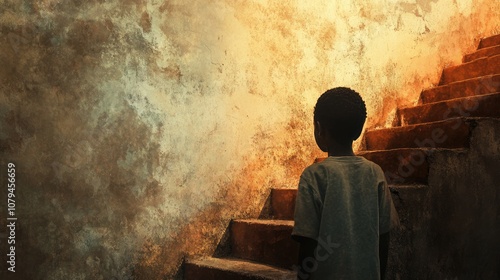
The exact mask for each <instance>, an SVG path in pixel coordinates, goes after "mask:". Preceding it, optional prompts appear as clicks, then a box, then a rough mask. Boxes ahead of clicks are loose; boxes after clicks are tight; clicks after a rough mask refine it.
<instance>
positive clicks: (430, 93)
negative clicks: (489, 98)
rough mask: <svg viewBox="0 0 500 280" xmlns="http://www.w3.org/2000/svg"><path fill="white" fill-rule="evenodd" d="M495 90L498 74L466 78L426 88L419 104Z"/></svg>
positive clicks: (499, 87)
mask: <svg viewBox="0 0 500 280" xmlns="http://www.w3.org/2000/svg"><path fill="white" fill-rule="evenodd" d="M496 92H500V74H494V75H487V76H482V77H477V78H472V79H467V80H463V81H458V82H453V83H450V84H447V85H443V86H437V87H434V88H430V89H426V90H424V91H422V93H421V94H420V99H419V105H422V104H427V103H434V102H439V101H444V100H449V99H455V98H461V97H468V96H478V95H485V94H492V93H496Z"/></svg>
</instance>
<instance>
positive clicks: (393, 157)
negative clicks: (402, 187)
mask: <svg viewBox="0 0 500 280" xmlns="http://www.w3.org/2000/svg"><path fill="white" fill-rule="evenodd" d="M431 153H432V152H431V151H425V150H421V149H401V150H387V151H379V152H369V153H361V155H362V156H363V157H365V158H366V159H368V160H371V161H373V162H375V163H376V164H378V165H380V167H381V168H382V170H384V173H385V177H386V179H387V182H388V183H389V184H411V183H417V184H427V177H428V174H429V156H430V154H431Z"/></svg>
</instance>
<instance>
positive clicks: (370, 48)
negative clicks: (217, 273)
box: [0, 0, 500, 279]
mask: <svg viewBox="0 0 500 280" xmlns="http://www.w3.org/2000/svg"><path fill="white" fill-rule="evenodd" d="M499 5H500V4H499V2H498V1H489V0H482V1H472V0H459V1H452V0H436V1H420V0H418V1H390V2H388V1H370V2H366V1H350V2H349V3H345V1H344V2H339V1H315V2H307V3H306V2H304V1H302V2H296V3H286V4H285V3H284V2H282V1H229V0H223V1H211V2H208V1H189V2H186V1H152V0H127V1H64V0H59V1H57V0H44V1H13V0H0V7H1V9H0V13H1V14H0V30H1V34H2V36H1V37H0V61H1V63H2V67H0V85H1V88H0V89H1V95H0V126H1V130H0V149H1V157H0V158H1V161H2V162H1V164H2V165H1V166H2V168H6V167H5V166H6V163H7V162H9V161H12V162H14V163H16V166H17V168H16V172H17V173H16V174H17V180H18V181H17V182H18V188H17V193H16V195H17V215H18V217H19V221H18V227H17V239H18V241H19V246H18V247H17V250H18V251H17V254H18V256H19V258H18V263H17V265H18V267H17V268H18V270H17V271H18V272H16V276H17V277H25V279H84V278H92V279H113V278H117V279H127V278H136V279H161V278H162V277H163V276H164V275H167V276H168V277H169V278H170V277H173V276H172V275H174V274H175V273H176V271H177V268H178V265H179V263H180V262H181V259H182V257H183V256H184V255H196V254H210V253H211V252H213V250H214V248H215V245H216V244H217V242H218V240H219V238H220V237H221V235H222V233H223V231H224V229H225V227H226V226H227V225H228V221H229V220H230V219H231V218H234V217H251V216H252V217H255V216H257V215H258V213H259V211H260V207H262V205H263V202H264V200H265V198H266V196H267V194H268V192H269V188H270V187H272V186H279V187H281V186H290V187H293V186H295V184H296V181H297V178H298V176H299V174H300V172H301V171H302V169H303V168H304V167H305V166H306V165H307V164H309V163H310V162H311V161H312V160H313V158H315V157H316V156H318V155H320V154H319V153H318V151H317V149H316V147H315V146H314V141H313V137H312V133H311V129H312V126H311V113H312V107H313V105H314V103H315V101H316V99H317V97H318V96H319V94H320V93H321V92H323V91H324V90H325V89H327V88H329V87H332V86H336V85H344V86H350V87H353V88H355V89H357V90H358V91H360V92H361V93H362V94H363V97H364V98H365V100H366V102H367V105H368V109H369V118H370V120H369V122H368V124H367V126H369V127H375V126H385V125H387V124H389V123H391V121H392V120H391V117H392V116H393V112H394V110H395V108H396V106H397V105H405V104H412V103H414V102H416V100H417V97H418V93H419V92H420V90H421V89H422V88H425V87H430V86H431V85H432V84H435V83H437V82H438V80H439V74H440V72H441V69H442V68H443V67H444V66H447V65H451V64H455V63H458V62H459V61H460V59H461V56H462V55H463V54H464V53H466V52H470V51H472V50H473V49H474V47H475V45H476V44H477V42H478V39H479V38H480V37H482V36H487V35H492V34H494V33H497V32H498V31H499V26H498V21H497V20H496V19H498V17H499V11H500V7H499ZM0 174H1V176H2V177H1V180H2V184H4V183H5V182H6V178H5V172H4V171H2V172H0ZM2 192H3V194H5V189H2ZM2 197H5V196H2ZM1 203H2V204H1V207H2V211H4V209H5V208H6V207H4V206H5V200H4V199H2V200H1ZM2 213H4V212H2ZM2 215H3V214H2ZM2 217H3V216H2ZM5 222H6V221H5V219H3V218H2V219H1V221H0V223H1V226H2V228H3V229H5V227H4V223H5ZM5 246H6V242H5V239H2V243H1V248H2V256H4V258H5V254H4V253H3V252H4V251H5V252H6V248H5ZM3 274H5V270H3V269H2V276H3Z"/></svg>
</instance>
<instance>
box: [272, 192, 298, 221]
mask: <svg viewBox="0 0 500 280" xmlns="http://www.w3.org/2000/svg"><path fill="white" fill-rule="evenodd" d="M296 197H297V191H296V190H291V189H290V190H288V189H273V190H271V209H272V213H271V215H272V216H273V218H274V219H277V220H293V213H294V210H295V198H296ZM290 202H293V203H290Z"/></svg>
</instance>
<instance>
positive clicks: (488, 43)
mask: <svg viewBox="0 0 500 280" xmlns="http://www.w3.org/2000/svg"><path fill="white" fill-rule="evenodd" d="M496 45H500V34H498V35H493V36H490V37H486V38H482V39H481V41H480V42H479V47H478V49H483V48H488V47H492V46H496Z"/></svg>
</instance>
